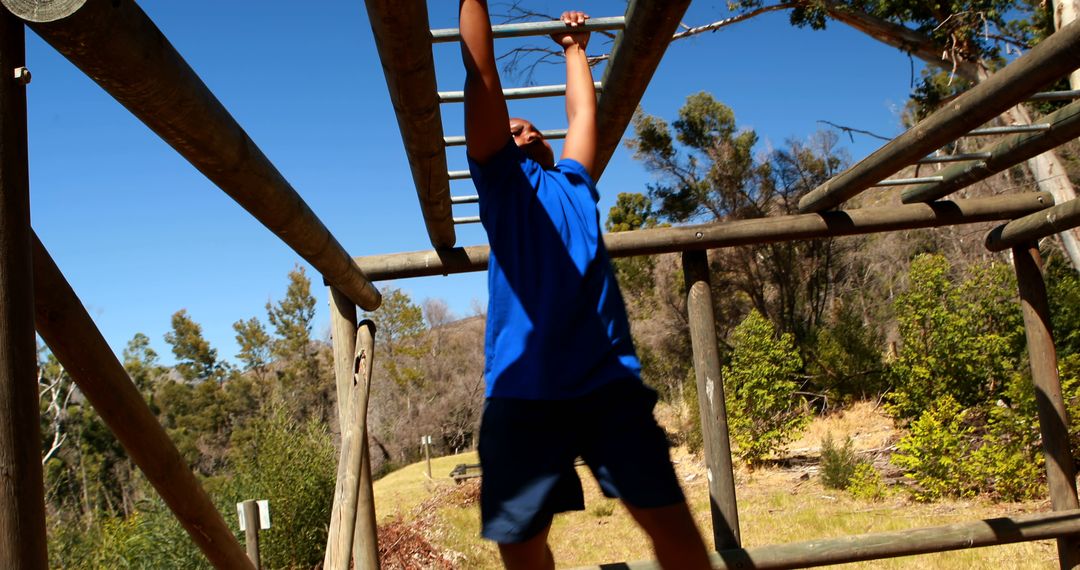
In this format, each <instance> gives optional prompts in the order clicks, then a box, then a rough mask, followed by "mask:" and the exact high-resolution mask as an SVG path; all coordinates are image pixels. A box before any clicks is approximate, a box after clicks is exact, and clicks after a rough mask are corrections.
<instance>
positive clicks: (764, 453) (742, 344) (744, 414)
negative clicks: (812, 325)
mask: <svg viewBox="0 0 1080 570" xmlns="http://www.w3.org/2000/svg"><path fill="white" fill-rule="evenodd" d="M731 345H732V352H731V361H730V363H729V364H728V365H727V366H725V367H724V373H723V374H724V392H725V394H726V397H727V403H728V416H729V421H730V426H731V435H732V439H734V440H735V443H736V444H737V446H738V453H739V457H740V458H742V459H743V460H744V461H746V462H747V463H748V464H749V465H751V466H755V465H759V464H761V462H762V461H763V460H764V459H765V458H766V457H768V456H769V455H771V454H774V453H777V452H779V451H781V450H782V449H783V448H784V446H785V445H786V444H787V443H788V442H789V441H791V439H792V438H793V437H794V436H795V434H796V433H798V431H799V430H800V429H802V427H803V426H804V425H805V424H806V422H807V420H808V419H809V415H808V414H807V411H806V408H805V406H803V405H802V402H801V401H800V399H799V398H798V396H797V395H796V393H795V392H796V391H797V390H798V384H797V383H796V381H795V375H796V374H797V373H798V371H799V369H800V368H801V367H802V362H801V359H800V357H799V353H798V352H797V351H796V350H795V347H794V345H793V344H792V337H791V335H790V334H782V335H780V336H779V337H777V335H776V329H775V328H774V327H773V325H772V323H770V322H769V321H768V320H766V319H765V318H764V317H762V316H761V314H760V313H758V312H757V311H751V312H750V314H748V315H747V316H746V319H744V320H743V321H742V322H741V323H739V326H737V327H735V331H734V333H732V339H731Z"/></svg>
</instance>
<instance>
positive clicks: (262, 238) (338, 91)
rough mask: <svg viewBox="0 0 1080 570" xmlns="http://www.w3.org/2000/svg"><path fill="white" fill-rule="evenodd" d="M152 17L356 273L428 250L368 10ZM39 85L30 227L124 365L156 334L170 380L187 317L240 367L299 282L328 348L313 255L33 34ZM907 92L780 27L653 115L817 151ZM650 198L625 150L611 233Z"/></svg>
mask: <svg viewBox="0 0 1080 570" xmlns="http://www.w3.org/2000/svg"><path fill="white" fill-rule="evenodd" d="M140 5H141V6H142V7H143V9H144V10H145V11H146V12H147V13H148V14H149V16H150V17H151V19H153V20H154V21H155V22H156V23H157V25H158V26H159V27H160V28H161V30H162V31H163V32H164V34H165V36H166V37H168V38H169V40H170V41H171V42H172V43H173V45H174V46H175V47H176V48H177V50H178V51H179V52H180V53H181V55H183V57H184V58H185V59H186V60H187V61H188V63H189V64H190V65H191V66H192V67H193V68H194V69H195V71H196V72H197V73H199V74H200V76H201V77H202V78H203V80H204V81H205V82H206V84H207V85H208V86H209V87H210V88H211V90H213V92H214V93H215V94H216V95H217V97H218V98H219V99H220V100H221V101H222V103H224V105H225V106H226V107H227V108H228V109H229V111H230V112H231V113H232V114H233V116H234V117H235V118H236V119H237V121H238V122H239V123H240V124H241V125H242V126H243V127H244V128H245V129H246V130H247V132H248V133H249V134H250V135H251V137H252V139H253V140H254V141H255V142H256V144H258V145H259V146H260V147H261V148H262V150H263V151H264V152H265V153H266V155H267V156H268V157H270V159H271V160H272V161H273V162H274V164H275V165H276V166H277V167H278V169H279V170H280V171H281V172H282V173H283V174H284V176H285V178H286V179H288V180H289V181H290V182H291V183H292V185H293V186H294V187H295V188H296V190H297V191H298V192H299V193H300V194H301V195H302V196H303V197H304V198H305V200H307V202H308V203H309V204H310V205H311V207H312V209H313V210H314V211H315V213H316V214H317V215H318V216H319V217H320V218H321V219H322V220H323V222H324V223H325V224H326V225H327V227H329V228H330V230H331V232H333V233H334V234H335V235H336V236H337V238H338V240H339V241H340V242H341V243H342V244H343V245H344V246H345V248H346V249H347V250H348V251H349V252H350V253H351V254H352V255H369V254H376V253H391V252H403V251H414V250H421V249H429V248H430V243H429V242H428V239H427V235H426V232H425V231H424V226H423V222H422V218H421V215H420V209H419V205H418V202H417V198H416V193H415V190H414V187H413V183H412V179H411V177H410V174H409V168H408V163H407V161H406V158H405V153H404V150H403V147H402V144H401V137H400V134H399V132H398V128H397V122H396V120H395V118H394V113H393V109H392V107H391V105H390V99H389V96H388V95H387V90H386V83H385V81H384V79H383V75H382V70H381V67H380V64H379V60H378V56H377V54H376V51H375V46H374V43H373V40H372V36H371V28H370V26H369V24H368V21H367V15H366V13H365V11H364V4H363V2H361V1H360V0H349V1H341V0H327V1H323V2H319V3H318V4H317V7H316V5H308V4H305V3H296V2H284V1H281V0H260V1H255V0H229V1H226V2H222V1H220V0H214V1H209V0H187V1H185V2H176V1H173V0H146V1H143V2H140ZM526 5H527V6H529V7H530V8H533V9H536V10H540V11H546V12H548V13H557V12H558V11H561V10H562V9H565V8H571V7H580V8H581V9H583V10H585V11H587V12H589V13H590V14H591V15H593V16H594V17H600V16H613V15H619V14H622V12H623V10H624V7H625V3H624V2H623V1H618V0H604V1H599V0H597V1H585V2H580V3H578V4H577V5H576V6H568V5H564V4H561V3H557V2H549V1H544V0H531V1H528V2H526ZM429 6H430V7H431V8H430V10H431V24H432V26H433V27H456V21H455V18H456V7H457V3H456V2H452V1H449V0H429ZM724 6H725V3H724V2H719V1H698V2H695V3H694V5H693V7H692V8H691V9H690V11H689V13H688V14H687V17H686V18H685V22H686V23H687V24H689V25H699V24H704V23H707V22H711V21H713V20H716V19H719V18H721V17H723V16H725V15H728V13H727V11H726V8H725V7H724ZM597 39H599V38H597ZM510 45H513V44H510V43H505V44H503V43H501V44H500V45H499V46H497V49H503V48H505V47H509V46H510ZM594 46H595V49H594V50H592V51H596V52H602V51H606V50H605V49H604V46H603V45H602V43H600V42H596V41H594ZM435 57H436V69H437V74H438V80H439V87H440V89H443V90H450V89H453V90H457V89H460V88H461V82H462V81H461V78H462V70H461V63H460V58H459V53H458V48H457V46H456V45H453V44H450V45H437V46H435ZM28 67H29V68H30V70H31V72H32V73H33V82H32V83H31V85H30V86H29V87H28V99H29V133H30V180H31V204H32V205H31V208H32V218H33V222H32V223H33V226H34V228H35V230H36V231H37V233H38V235H39V236H40V237H41V239H42V241H43V242H44V244H45V246H46V247H47V248H48V250H49V251H50V252H51V254H52V256H53V257H54V258H55V259H56V261H57V263H58V265H59V266H60V268H61V269H62V270H63V272H64V274H65V275H66V276H67V278H68V280H69V281H70V282H71V284H72V286H73V287H74V289H75V291H76V292H77V293H78V294H79V296H80V298H81V299H82V301H83V304H84V305H86V307H87V308H88V310H89V312H90V313H91V315H92V316H93V317H94V319H95V322H96V323H97V325H98V327H99V328H100V329H101V331H102V332H103V334H104V335H105V337H106V339H107V340H108V342H109V344H110V345H111V346H112V347H113V349H114V350H115V351H117V353H119V352H120V350H122V348H123V347H124V345H125V344H126V343H127V341H128V340H129V339H130V338H131V337H132V336H133V335H134V334H135V333H136V332H142V333H145V334H147V335H148V336H149V337H150V338H151V341H152V345H153V347H154V348H155V349H156V350H157V351H158V353H159V354H160V355H161V356H162V357H163V360H164V361H166V362H171V361H172V360H173V359H172V355H171V353H170V350H169V346H168V345H167V344H166V343H165V342H164V340H163V335H164V334H165V332H167V331H168V330H169V319H170V316H171V315H172V314H173V313H174V312H175V311H177V310H179V309H187V310H188V312H189V313H190V315H191V316H192V317H193V318H194V319H195V320H196V321H198V322H199V323H200V324H201V325H202V326H203V332H204V335H205V336H206V337H207V338H208V339H209V340H210V342H211V343H212V345H213V346H214V347H215V348H216V349H217V350H218V352H219V355H220V356H221V357H224V358H227V359H230V360H232V359H234V355H235V353H236V351H237V347H236V344H235V340H234V338H233V337H234V332H233V330H232V326H231V325H232V323H233V322H235V321H237V320H239V319H247V318H250V317H252V316H258V317H259V318H260V319H262V320H263V321H264V322H265V318H266V314H265V309H264V306H265V304H266V303H267V301H276V300H278V299H280V298H281V296H282V295H283V294H284V291H285V287H286V284H287V280H286V274H287V273H288V272H289V270H290V269H292V267H293V266H294V265H295V264H297V263H300V264H301V265H304V266H305V267H307V270H308V274H309V276H311V277H312V281H313V284H314V292H315V294H316V297H317V298H318V299H319V305H318V315H317V317H316V323H315V331H314V333H315V335H316V336H318V337H320V338H321V337H324V336H325V335H326V334H327V329H328V325H327V322H328V310H327V307H326V298H327V295H326V291H325V289H324V288H323V287H322V285H321V282H322V281H321V278H320V277H319V276H317V275H315V273H314V271H313V270H312V269H311V268H310V267H308V266H307V265H306V263H305V262H304V261H303V260H302V259H301V258H300V257H299V256H298V255H297V254H295V253H293V252H292V251H291V250H290V249H289V248H287V247H286V246H285V245H284V244H283V243H282V242H280V241H279V240H278V239H277V238H276V237H275V236H274V235H273V234H271V233H270V232H269V231H268V230H267V229H265V228H264V227H263V226H262V225H261V224H259V223H258V222H257V221H255V219H254V218H252V217H251V216H250V215H249V214H247V213H246V212H245V211H243V210H242V209H241V208H240V207H239V206H238V205H237V204H236V203H234V202H233V201H232V200H231V199H230V198H229V197H228V196H226V195H225V194H224V193H223V192H222V191H221V190H219V189H218V188H217V187H215V186H214V185H213V184H211V183H210V182H209V181H208V180H207V179H206V178H205V177H203V175H202V174H200V173H199V172H198V171H196V170H195V169H194V168H193V167H192V166H190V165H189V164H188V163H187V162H186V161H185V160H183V159H182V158H181V157H180V156H179V155H178V154H177V153H176V152H175V151H173V150H172V149H171V148H170V147H169V146H168V145H166V144H165V143H164V142H162V141H161V140H160V139H159V138H158V137H157V136H156V135H155V134H153V133H152V132H150V130H149V129H147V128H146V127H145V126H143V125H142V123H140V122H139V121H138V120H137V119H135V118H134V117H133V116H132V115H131V114H130V113H129V112H128V111H127V110H126V109H124V108H123V107H121V106H120V105H119V104H118V103H116V102H115V101H114V100H113V99H112V98H111V97H110V96H109V95H108V94H106V93H105V92H104V91H103V90H102V89H101V88H99V87H98V86H97V85H96V84H94V83H93V82H92V81H91V80H90V79H88V78H87V77H86V76H85V75H83V74H82V73H81V72H79V71H78V70H77V69H75V68H74V66H72V65H71V64H70V63H68V62H67V61H66V60H65V59H64V58H63V57H62V56H60V55H59V54H57V53H56V52H55V51H54V50H53V49H52V48H51V47H49V46H48V45H47V44H45V43H44V42H42V41H41V40H40V39H39V38H37V37H36V36H34V35H33V34H32V33H30V34H29V35H28ZM601 72H602V70H597V71H596V76H597V78H599V77H600V73H601ZM561 73H562V70H561V69H559V68H558V67H555V66H552V67H551V68H550V69H547V70H545V72H544V73H541V74H540V75H538V76H537V78H536V81H537V82H538V83H562V82H563V78H562V76H561ZM504 84H506V85H507V86H512V85H513V81H509V80H504ZM910 88H911V63H910V62H909V60H908V58H907V57H906V56H905V55H903V54H901V53H899V52H898V51H896V50H894V49H892V48H889V47H886V46H884V45H882V44H879V43H877V42H875V41H874V40H872V39H870V38H869V37H867V36H865V35H862V34H860V33H858V32H855V31H852V30H850V29H849V28H847V27H845V26H843V25H840V24H832V25H830V27H829V29H828V30H827V31H824V32H813V31H810V30H801V29H795V28H792V27H791V26H790V25H789V24H788V21H787V15H786V14H784V13H781V14H770V15H765V16H762V17H760V18H758V19H755V20H752V21H749V22H745V23H741V24H738V25H736V26H733V27H730V28H726V29H724V30H722V31H720V32H717V33H713V34H706V35H703V36H701V37H697V38H694V39H690V40H684V41H682V42H679V43H677V44H675V45H673V46H672V47H671V48H670V49H669V50H668V53H667V55H666V57H665V59H664V62H663V63H662V64H661V66H660V69H659V71H658V72H657V75H656V76H655V78H654V79H653V82H652V84H651V86H650V87H649V89H648V91H647V92H646V94H645V97H644V100H643V102H642V103H643V105H644V107H645V109H646V111H648V112H649V113H652V114H655V115H660V116H662V117H665V118H668V119H671V118H672V117H674V116H675V113H676V111H677V110H678V108H679V107H680V106H681V104H682V102H683V101H684V99H685V98H686V96H687V95H689V94H691V93H695V92H698V91H709V92H711V93H713V94H714V95H715V96H716V97H717V99H719V100H720V101H722V102H724V103H725V104H727V105H729V106H731V107H732V108H733V109H734V111H735V114H736V118H737V121H738V123H739V125H740V126H742V127H744V128H750V129H754V130H756V131H757V133H758V135H759V137H760V138H761V140H762V149H765V148H767V145H772V146H781V145H782V144H783V142H784V141H785V140H786V139H789V138H796V139H805V138H806V137H807V136H809V135H810V134H812V133H813V132H815V131H817V130H819V129H821V128H823V125H821V124H819V123H818V122H817V121H818V120H828V121H832V122H835V123H840V124H844V125H848V126H852V127H856V128H860V129H866V130H870V131H873V132H876V133H879V134H883V135H888V136H894V135H896V134H899V132H900V130H901V128H900V121H899V114H898V109H899V108H900V107H902V105H903V103H904V101H905V100H906V98H907V95H908V93H909V91H910ZM511 112H512V113H513V114H516V115H524V116H528V117H530V118H533V119H534V122H536V123H537V124H538V125H540V126H541V128H563V127H564V126H565V117H564V116H563V114H562V113H563V109H562V101H561V99H546V100H542V101H541V102H528V103H520V104H512V106H511ZM443 117H444V130H445V131H446V133H447V134H460V133H461V132H462V127H461V114H460V105H458V106H444V109H443ZM843 142H844V146H845V147H846V148H847V149H848V151H849V153H850V154H851V156H852V158H853V159H856V160H857V159H859V158H862V157H863V156H865V155H866V154H869V153H870V152H872V151H873V150H874V149H875V148H877V147H878V146H879V145H880V143H879V142H878V141H874V140H873V139H869V138H867V137H862V138H856V140H855V142H854V143H851V142H850V141H849V140H848V139H847V138H846V137H844V138H843ZM449 164H450V168H451V169H463V168H465V167H466V165H465V160H464V155H463V154H462V151H456V150H453V149H452V150H451V153H450V155H449ZM649 181H650V176H649V174H648V173H646V172H645V171H644V169H642V168H641V166H639V165H638V164H636V163H635V162H634V161H633V160H632V159H631V158H630V156H629V154H628V153H627V152H626V150H625V149H623V148H620V149H619V151H618V152H617V153H616V155H615V158H614V160H613V161H612V162H611V164H610V166H609V167H608V170H607V173H606V174H605V175H604V177H603V180H602V181H601V184H600V192H601V194H602V196H603V197H602V201H601V204H600V206H601V216H602V217H603V218H606V214H607V210H608V208H609V207H610V206H611V205H612V204H613V203H614V197H615V195H616V194H617V193H619V192H640V191H644V188H645V185H646V184H647V183H648V182H649ZM452 184H453V186H452V188H451V191H452V193H454V194H471V193H473V191H472V189H471V187H470V185H469V182H468V181H461V182H453V183H452ZM459 208H461V207H459ZM468 208H475V206H467V207H465V208H463V209H461V210H456V213H457V215H471V214H472V213H474V210H469V209H468ZM458 236H459V237H458V244H459V245H475V244H482V243H485V241H486V240H485V238H484V235H483V233H482V230H481V229H480V227H479V226H467V227H462V228H459V233H458ZM387 285H390V286H394V287H399V288H401V289H403V290H405V291H406V292H408V293H409V294H410V295H411V296H412V297H413V299H414V300H415V301H416V302H418V303H419V302H421V301H423V300H424V299H425V298H429V297H437V298H441V299H443V300H445V301H446V302H447V303H448V304H449V306H450V308H451V310H452V311H454V312H455V313H456V314H458V315H462V316H464V315H468V314H469V313H470V312H471V307H472V306H473V304H474V302H476V303H479V304H480V305H481V306H482V305H483V304H484V303H486V293H485V289H484V288H485V280H484V276H483V274H470V275H464V276H451V277H429V278H424V279H412V280H402V281H397V282H392V283H383V284H380V286H382V287H385V286H387Z"/></svg>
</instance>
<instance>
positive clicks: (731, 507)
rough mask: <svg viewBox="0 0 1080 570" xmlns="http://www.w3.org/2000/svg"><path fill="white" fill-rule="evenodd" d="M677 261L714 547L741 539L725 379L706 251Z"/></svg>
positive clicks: (686, 254) (734, 544) (728, 546)
mask: <svg viewBox="0 0 1080 570" xmlns="http://www.w3.org/2000/svg"><path fill="white" fill-rule="evenodd" d="M682 262H683V275H684V277H685V281H686V311H687V313H688V314H689V320H690V342H691V344H692V345H693V348H694V373H695V376H696V377H697V393H698V408H699V409H700V411H701V434H702V436H703V437H704V439H705V467H706V469H707V471H706V473H707V475H708V479H709V503H710V505H711V506H712V526H713V543H714V547H715V549H716V550H717V551H721V550H727V549H731V548H738V547H739V545H740V538H739V507H738V504H737V503H736V498H735V474H734V471H733V469H732V466H731V443H730V441H729V440H728V424H727V409H726V406H725V404H724V379H723V377H722V376H721V374H720V355H719V353H718V352H717V349H716V324H715V322H714V321H713V302H712V290H711V289H710V286H709V258H708V253H707V252H705V251H687V252H683V255H682Z"/></svg>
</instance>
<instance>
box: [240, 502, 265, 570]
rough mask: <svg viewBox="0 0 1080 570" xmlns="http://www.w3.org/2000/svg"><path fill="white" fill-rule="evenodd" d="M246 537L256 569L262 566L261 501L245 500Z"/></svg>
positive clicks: (249, 556)
mask: <svg viewBox="0 0 1080 570" xmlns="http://www.w3.org/2000/svg"><path fill="white" fill-rule="evenodd" d="M244 538H246V539H247V555H248V558H250V559H251V564H252V565H253V566H255V570H260V569H261V568H262V563H261V562H260V561H259V503H257V502H256V501H254V500H250V501H244Z"/></svg>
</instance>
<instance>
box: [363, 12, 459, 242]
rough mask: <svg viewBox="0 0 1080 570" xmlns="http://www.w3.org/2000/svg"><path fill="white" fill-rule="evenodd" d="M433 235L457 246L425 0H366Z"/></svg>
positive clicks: (418, 189) (435, 239) (415, 183)
mask: <svg viewBox="0 0 1080 570" xmlns="http://www.w3.org/2000/svg"><path fill="white" fill-rule="evenodd" d="M364 4H365V5H366V6H367V12H368V19H369V20H370V21H371V31H372V32H373V33H374V34H375V46H376V47H377V48H378V50H379V59H380V60H381V61H382V68H383V75H385V76H386V87H387V89H389V91H390V102H391V103H393V105H394V113H395V114H397V120H398V128H399V129H400V130H401V140H402V141H403V142H404V143H405V154H406V156H408V158H409V167H410V168H411V169H412V176H413V184H414V186H416V194H417V196H418V197H419V198H420V210H421V212H422V213H423V215H424V224H425V225H426V226H427V232H428V237H430V238H431V245H432V246H434V247H453V246H454V243H455V242H456V240H457V236H456V235H455V233H454V224H453V221H452V219H451V218H452V217H453V214H452V213H451V211H450V181H449V179H448V178H447V175H446V149H445V146H444V145H443V128H442V114H441V111H440V110H439V96H438V87H437V86H436V83H435V58H434V56H433V55H432V52H431V34H430V32H429V31H428V27H429V24H428V12H427V2H426V0H365V2H364Z"/></svg>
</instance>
